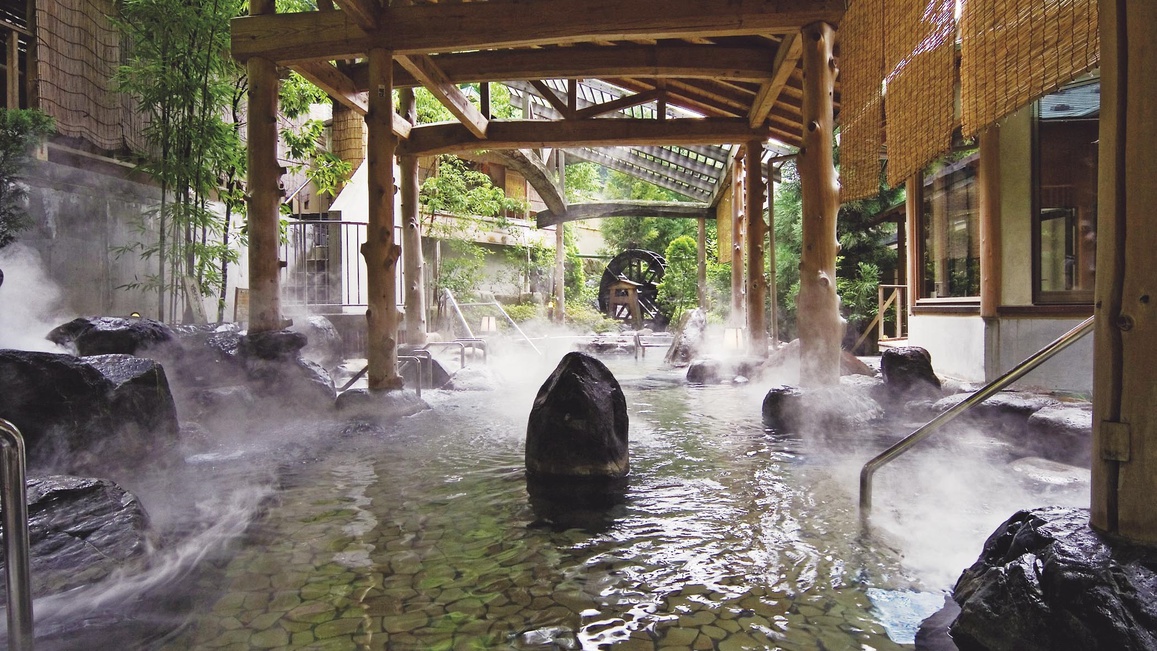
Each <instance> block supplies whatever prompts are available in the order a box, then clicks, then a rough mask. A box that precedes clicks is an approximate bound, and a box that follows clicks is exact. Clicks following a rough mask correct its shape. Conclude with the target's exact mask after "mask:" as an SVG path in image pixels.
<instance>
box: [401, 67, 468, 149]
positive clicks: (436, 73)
mask: <svg viewBox="0 0 1157 651" xmlns="http://www.w3.org/2000/svg"><path fill="white" fill-rule="evenodd" d="M397 61H398V63H400V64H401V65H402V67H403V68H405V69H406V70H408V71H409V72H410V74H412V75H414V77H415V78H416V79H419V80H421V82H422V85H423V86H425V87H426V90H428V91H430V93H431V94H432V95H433V96H434V97H437V98H438V101H439V102H442V104H443V105H444V106H445V107H446V108H447V109H449V110H450V112H451V113H453V114H454V117H456V118H458V120H459V121H461V122H462V124H463V125H465V127H466V128H467V129H469V130H470V133H472V134H474V136H475V137H477V138H485V137H486V128H487V125H488V124H489V123H490V120H487V119H486V116H485V115H482V112H481V111H479V110H478V108H477V107H476V106H474V105H473V104H471V103H470V99H469V98H467V97H466V95H465V93H463V92H462V90H461V89H459V88H458V87H457V86H455V85H454V83H453V82H451V81H450V80H449V79H448V78H447V77H446V74H445V73H443V72H442V70H441V69H439V68H438V66H437V64H435V63H434V62H433V61H432V60H431V59H430V57H428V56H426V55H424V54H411V55H403V56H399V57H397Z"/></svg>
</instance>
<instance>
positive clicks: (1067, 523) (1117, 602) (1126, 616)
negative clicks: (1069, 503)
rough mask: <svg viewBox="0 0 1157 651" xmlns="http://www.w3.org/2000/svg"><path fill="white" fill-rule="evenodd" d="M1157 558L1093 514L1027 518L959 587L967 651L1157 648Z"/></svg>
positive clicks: (960, 634)
mask: <svg viewBox="0 0 1157 651" xmlns="http://www.w3.org/2000/svg"><path fill="white" fill-rule="evenodd" d="M1155 561H1157V553H1155V552H1154V551H1153V550H1151V549H1143V548H1138V547H1130V546H1127V545H1124V544H1122V543H1115V542H1110V541H1109V540H1108V539H1106V538H1105V537H1104V536H1102V535H1101V534H1099V533H1097V532H1096V531H1094V530H1093V529H1092V528H1090V527H1089V511H1088V510H1087V509H1074V508H1064V507H1044V508H1039V509H1033V510H1031V511H1020V512H1018V513H1016V514H1015V515H1013V516H1012V517H1011V518H1009V519H1008V521H1007V522H1005V523H1004V524H1002V525H1000V527H998V528H997V530H996V531H995V532H994V533H993V534H992V535H991V536H989V538H988V540H987V541H986V542H985V543H984V550H983V551H982V552H981V555H980V558H979V559H978V560H977V561H976V563H974V564H973V565H972V567H970V568H968V569H967V570H965V571H964V573H963V574H962V575H961V576H960V580H959V581H957V582H956V588H955V591H954V595H953V597H954V599H955V600H956V602H957V603H958V604H960V615H959V616H958V617H957V618H956V621H955V622H953V623H952V637H953V639H954V640H955V641H956V643H957V645H958V646H959V647H960V648H961V649H967V650H972V649H986V650H988V651H997V650H1005V649H1007V650H1009V651H1012V650H1014V649H1015V650H1016V651H1049V650H1055V649H1082V650H1084V651H1101V650H1103V651H1110V650H1113V651H1134V650H1139V649H1146V650H1151V649H1157V572H1154V570H1153V568H1154V567H1157V562H1155Z"/></svg>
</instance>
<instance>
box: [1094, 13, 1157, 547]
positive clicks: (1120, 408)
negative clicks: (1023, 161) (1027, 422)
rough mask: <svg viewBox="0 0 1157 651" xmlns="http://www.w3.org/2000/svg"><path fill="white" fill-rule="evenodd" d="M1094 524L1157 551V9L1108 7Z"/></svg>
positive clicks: (1103, 18)
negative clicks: (1155, 503) (1156, 502)
mask: <svg viewBox="0 0 1157 651" xmlns="http://www.w3.org/2000/svg"><path fill="white" fill-rule="evenodd" d="M1099 7H1100V29H1101V125H1100V148H1099V153H1098V157H1099V163H1098V165H1099V168H1100V171H1099V174H1100V178H1099V186H1098V193H1097V194H1098V208H1099V209H1098V218H1097V279H1096V296H1095V306H1096V311H1095V315H1096V330H1095V333H1094V337H1095V342H1094V353H1093V360H1094V366H1093V387H1094V390H1093V462H1092V499H1091V511H1092V517H1091V524H1092V525H1093V526H1094V527H1096V528H1098V529H1101V530H1103V531H1108V532H1110V533H1114V534H1117V535H1119V536H1122V537H1124V538H1126V539H1128V540H1131V541H1135V542H1140V543H1146V544H1154V543H1157V510H1155V509H1153V507H1152V496H1153V495H1154V493H1155V492H1157V389H1155V387H1157V346H1154V345H1153V341H1154V340H1155V338H1157V256H1154V255H1153V251H1154V250H1157V228H1154V219H1153V216H1152V206H1154V205H1157V162H1155V161H1154V159H1153V157H1152V150H1153V145H1154V143H1157V105H1155V104H1154V103H1153V101H1152V98H1153V97H1155V96H1157V78H1155V77H1154V76H1153V75H1152V74H1151V73H1150V72H1149V71H1151V70H1153V69H1154V66H1157V49H1154V48H1153V47H1152V44H1153V42H1154V39H1155V38H1157V5H1155V4H1154V3H1152V2H1150V1H1149V0H1101V2H1100V3H1099Z"/></svg>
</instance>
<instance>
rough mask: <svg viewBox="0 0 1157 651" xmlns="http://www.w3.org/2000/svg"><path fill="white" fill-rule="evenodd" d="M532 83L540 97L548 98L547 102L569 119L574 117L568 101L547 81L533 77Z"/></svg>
mask: <svg viewBox="0 0 1157 651" xmlns="http://www.w3.org/2000/svg"><path fill="white" fill-rule="evenodd" d="M530 85H531V86H533V87H534V89H535V90H537V91H538V95H539V97H541V98H543V99H544V100H546V101H547V103H549V104H550V105H551V106H552V107H553V108H554V110H556V111H558V112H559V114H560V115H562V117H563V118H564V119H568V120H569V119H570V118H572V117H574V111H572V110H571V108H570V106H569V105H568V104H567V102H566V101H563V99H562V98H561V97H559V96H558V93H556V92H554V89H553V88H551V87H550V86H548V85H546V82H545V81H541V80H538V79H533V80H531V82H530Z"/></svg>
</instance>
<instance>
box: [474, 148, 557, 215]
mask: <svg viewBox="0 0 1157 651" xmlns="http://www.w3.org/2000/svg"><path fill="white" fill-rule="evenodd" d="M487 156H489V157H493V158H494V159H496V160H497V161H498V162H499V163H501V164H503V165H505V166H506V167H508V168H510V169H512V170H514V171H516V172H518V173H519V174H521V175H522V176H523V178H525V179H526V181H527V182H528V183H530V185H531V187H533V188H534V189H535V191H536V192H538V196H539V197H540V198H542V202H543V203H545V204H546V207H547V208H548V209H550V210H552V211H554V212H565V211H566V208H567V206H566V198H565V197H563V195H562V190H561V189H559V187H558V183H556V182H555V180H554V177H553V176H551V174H550V171H549V170H547V168H546V165H545V164H544V163H543V162H542V159H541V158H539V157H538V156H537V155H535V154H534V153H532V152H529V151H526V150H522V149H512V150H508V151H491V152H488V153H487Z"/></svg>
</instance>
